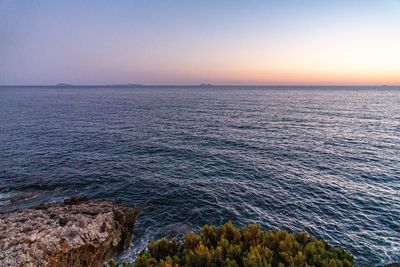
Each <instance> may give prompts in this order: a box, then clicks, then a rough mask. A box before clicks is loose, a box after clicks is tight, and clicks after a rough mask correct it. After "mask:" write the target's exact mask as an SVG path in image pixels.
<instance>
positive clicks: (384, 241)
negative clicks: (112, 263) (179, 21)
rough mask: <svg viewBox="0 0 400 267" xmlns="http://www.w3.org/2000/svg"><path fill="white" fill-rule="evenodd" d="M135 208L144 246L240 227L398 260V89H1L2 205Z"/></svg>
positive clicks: (135, 248) (129, 255)
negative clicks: (101, 203)
mask: <svg viewBox="0 0 400 267" xmlns="http://www.w3.org/2000/svg"><path fill="white" fill-rule="evenodd" d="M79 196H85V197H88V198H90V199H111V200H114V201H118V202H123V203H126V204H129V205H134V206H136V207H137V208H138V210H139V212H140V213H139V216H138V219H137V222H136V224H135V231H134V241H133V243H132V245H131V246H130V248H129V249H128V250H127V251H126V252H125V253H124V254H123V255H122V256H121V259H122V260H133V259H134V258H135V255H137V253H138V252H140V251H141V250H142V249H144V248H145V247H146V244H147V242H148V241H149V240H152V239H155V238H160V237H162V236H169V237H172V236H178V237H181V236H182V235H183V234H185V233H187V232H188V231H191V230H194V231H198V230H199V229H200V227H201V226H202V225H204V224H214V225H220V224H223V223H225V222H227V221H228V220H231V221H232V222H233V223H234V224H235V225H237V226H244V225H247V224H249V223H258V224H260V225H261V226H262V227H263V228H264V229H266V230H268V229H282V230H287V231H289V232H291V233H295V232H301V231H306V232H307V233H309V234H310V235H313V236H316V237H318V238H322V239H324V240H326V241H327V242H328V243H329V244H331V245H333V246H342V247H344V248H345V249H346V250H348V251H350V252H351V253H352V254H353V255H354V256H355V260H356V265H358V266H364V265H370V266H382V265H384V264H387V263H390V262H396V261H397V262H399V261H400V87H389V86H382V87H350V86H347V87H318V86H312V87H304V86H303V87H301V86H286V87H282V86H280V87H278V86H275V87H274V86H257V87H248V86H210V85H206V86H153V87H152V86H131V87H130V86H124V87H118V86H109V87H108V86H101V87H96V86H90V87H68V86H61V87H60V86H59V87H57V86H54V87H52V86H45V87H40V86H35V87H26V86H25V87H15V86H14V87H7V86H3V87H1V88H0V211H2V212H8V211H11V210H15V209H21V208H26V207H33V206H36V205H38V204H40V203H54V202H60V201H63V200H64V199H66V198H70V197H79Z"/></svg>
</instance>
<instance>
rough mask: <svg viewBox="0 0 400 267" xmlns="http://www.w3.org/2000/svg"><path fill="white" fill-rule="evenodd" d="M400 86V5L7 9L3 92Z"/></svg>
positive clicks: (117, 1)
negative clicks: (17, 88)
mask: <svg viewBox="0 0 400 267" xmlns="http://www.w3.org/2000/svg"><path fill="white" fill-rule="evenodd" d="M55 83H72V84H122V83H142V84H198V83H212V84H238V85H240V84H249V85H258V84H259V85H261V84H271V85H275V84H279V85H291V84H299V85H307V84H310V85H382V84H387V85H399V84H400V0H375V1H372V0H362V1H358V0H324V1H317V0H279V1H278V0H276V1H268V0H263V1H256V0H246V1H245V0H242V1H239V0H220V1H215V0H202V1H186V0H185V1H184V0H130V1H128V0H126V1H124V0H114V1H110V0H97V1H89V0H80V1H78V0H68V1H60V0H47V1H46V0H35V1H32V0H0V85H11V84H12V85H25V84H26V85H28V84H30V85H42V84H55Z"/></svg>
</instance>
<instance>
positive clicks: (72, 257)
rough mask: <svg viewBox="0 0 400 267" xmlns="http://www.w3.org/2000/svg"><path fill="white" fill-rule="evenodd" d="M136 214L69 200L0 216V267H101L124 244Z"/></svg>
mask: <svg viewBox="0 0 400 267" xmlns="http://www.w3.org/2000/svg"><path fill="white" fill-rule="evenodd" d="M136 213H137V212H136V209H134V208H130V207H127V206H124V205H120V204H115V203H113V202H110V201H88V200H86V199H73V200H66V201H64V203H61V204H52V205H42V206H39V207H37V208H33V209H25V210H19V211H15V212H12V213H6V214H0V266H80V265H85V266H99V265H100V266H101V265H102V263H103V262H104V261H106V260H108V259H111V258H113V257H115V256H116V255H117V254H118V253H119V252H121V251H122V250H124V249H126V248H127V247H128V246H129V244H130V242H131V239H132V234H133V225H134V222H135V219H136Z"/></svg>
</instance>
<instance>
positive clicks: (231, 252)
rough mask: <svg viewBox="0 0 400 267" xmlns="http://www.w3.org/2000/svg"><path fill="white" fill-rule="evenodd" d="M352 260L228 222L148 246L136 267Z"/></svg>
mask: <svg viewBox="0 0 400 267" xmlns="http://www.w3.org/2000/svg"><path fill="white" fill-rule="evenodd" d="M352 264H353V256H352V255H351V254H350V253H348V252H346V251H345V250H343V249H342V248H336V247H331V246H329V245H328V244H327V243H326V242H325V241H322V240H318V239H316V238H314V237H310V236H308V235H307V234H306V233H298V234H293V235H291V234H288V233H287V232H286V231H276V230H273V231H262V230H261V228H260V226H259V225H256V224H250V225H248V226H247V227H246V228H244V229H238V228H236V227H235V226H233V224H232V222H228V223H226V224H225V225H222V226H220V227H214V226H209V225H205V226H204V227H203V228H202V229H201V230H200V233H199V234H195V233H194V232H190V233H188V234H187V235H186V236H185V237H184V239H183V242H178V241H177V240H176V239H175V238H173V239H172V240H168V239H167V238H165V237H164V238H162V239H160V240H158V241H153V242H150V243H149V244H148V249H147V250H146V251H143V252H142V253H141V254H140V255H138V257H137V258H136V260H135V263H134V266H135V267H148V266H163V267H167V266H171V267H172V266H176V267H178V266H193V267H196V266H198V267H200V266H210V267H211V266H243V267H248V266H257V267H258V266H259V267H261V266H271V267H272V266H278V267H281V266H296V267H297V266H332V267H340V266H343V267H346V266H352Z"/></svg>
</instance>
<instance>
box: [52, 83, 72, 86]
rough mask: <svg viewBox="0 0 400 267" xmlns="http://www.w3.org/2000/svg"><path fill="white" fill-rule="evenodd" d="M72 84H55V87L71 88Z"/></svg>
mask: <svg viewBox="0 0 400 267" xmlns="http://www.w3.org/2000/svg"><path fill="white" fill-rule="evenodd" d="M73 86H74V85H73V84H70V83H57V84H56V87H73Z"/></svg>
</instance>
